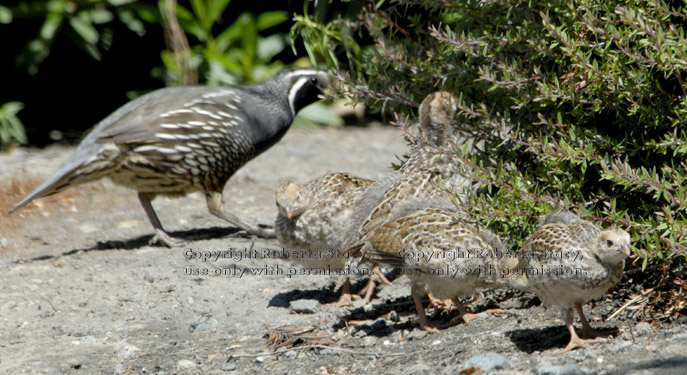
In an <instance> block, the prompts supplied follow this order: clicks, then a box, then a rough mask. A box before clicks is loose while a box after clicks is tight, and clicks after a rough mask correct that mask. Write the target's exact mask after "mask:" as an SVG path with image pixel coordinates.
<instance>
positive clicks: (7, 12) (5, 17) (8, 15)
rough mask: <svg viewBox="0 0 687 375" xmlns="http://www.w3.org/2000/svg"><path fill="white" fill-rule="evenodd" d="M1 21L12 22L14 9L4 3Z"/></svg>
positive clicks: (0, 10) (4, 22)
mask: <svg viewBox="0 0 687 375" xmlns="http://www.w3.org/2000/svg"><path fill="white" fill-rule="evenodd" d="M0 23H3V24H10V23H12V10H11V9H10V8H8V7H5V6H2V5H0Z"/></svg>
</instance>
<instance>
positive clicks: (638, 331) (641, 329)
mask: <svg viewBox="0 0 687 375" xmlns="http://www.w3.org/2000/svg"><path fill="white" fill-rule="evenodd" d="M653 330H654V328H653V327H652V326H651V324H649V323H647V322H641V323H638V324H637V325H636V326H635V328H634V332H635V335H637V336H646V335H648V334H649V333H651V331H653Z"/></svg>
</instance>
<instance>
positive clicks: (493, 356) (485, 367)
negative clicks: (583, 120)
mask: <svg viewBox="0 0 687 375" xmlns="http://www.w3.org/2000/svg"><path fill="white" fill-rule="evenodd" d="M473 367H477V368H480V369H481V370H482V371H484V372H489V371H492V370H500V369H510V368H513V365H512V364H511V363H510V361H509V360H508V359H507V358H506V357H504V356H502V355H500V354H498V353H494V352H487V353H484V354H480V355H478V356H475V357H472V358H470V359H468V360H467V361H465V362H463V364H462V365H461V366H460V368H461V370H465V369H469V368H473Z"/></svg>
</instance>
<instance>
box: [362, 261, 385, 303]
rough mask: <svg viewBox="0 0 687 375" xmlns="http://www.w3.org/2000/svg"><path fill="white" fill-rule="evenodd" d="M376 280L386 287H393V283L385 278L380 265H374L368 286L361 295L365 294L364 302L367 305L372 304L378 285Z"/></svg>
mask: <svg viewBox="0 0 687 375" xmlns="http://www.w3.org/2000/svg"><path fill="white" fill-rule="evenodd" d="M375 278H376V279H378V280H379V281H381V282H382V283H384V284H386V285H391V281H389V280H388V279H387V278H386V277H385V276H384V273H383V272H382V269H381V268H379V264H377V263H373V264H372V268H371V269H370V279H369V280H368V281H367V284H366V285H365V287H364V288H363V289H362V290H361V291H360V294H361V295H362V294H364V295H365V297H364V300H365V304H368V303H370V301H371V300H372V294H374V292H375V288H376V287H377V283H376V282H375Z"/></svg>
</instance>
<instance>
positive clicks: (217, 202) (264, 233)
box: [206, 191, 277, 238]
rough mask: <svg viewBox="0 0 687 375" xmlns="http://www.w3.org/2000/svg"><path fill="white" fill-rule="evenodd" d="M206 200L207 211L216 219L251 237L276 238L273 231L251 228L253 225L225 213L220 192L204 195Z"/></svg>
mask: <svg viewBox="0 0 687 375" xmlns="http://www.w3.org/2000/svg"><path fill="white" fill-rule="evenodd" d="M206 199H207V204H208V209H209V210H210V213H211V214H213V215H215V216H217V217H218V218H220V219H222V220H225V221H228V222H230V223H231V224H233V225H236V226H237V227H239V228H241V229H243V230H245V231H246V232H248V233H250V234H253V235H256V236H258V237H262V238H276V237H277V236H276V235H275V234H274V230H270V229H262V228H258V227H256V226H253V225H250V224H248V223H245V222H243V220H241V219H239V218H238V217H236V216H234V215H232V214H230V213H229V212H225V211H224V209H223V206H224V204H223V203H222V192H219V191H211V192H208V193H207V195H206Z"/></svg>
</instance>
